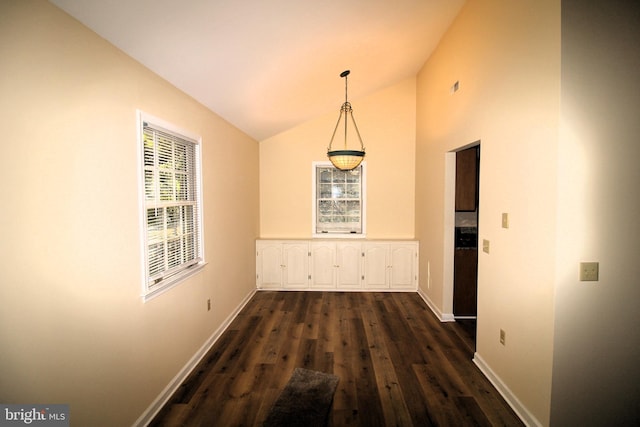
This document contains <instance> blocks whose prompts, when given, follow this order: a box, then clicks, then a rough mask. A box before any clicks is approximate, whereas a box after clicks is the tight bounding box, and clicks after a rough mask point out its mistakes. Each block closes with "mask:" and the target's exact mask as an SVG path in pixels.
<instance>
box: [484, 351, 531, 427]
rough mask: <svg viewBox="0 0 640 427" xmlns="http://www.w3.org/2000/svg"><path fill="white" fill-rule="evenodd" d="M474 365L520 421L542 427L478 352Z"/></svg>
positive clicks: (527, 424)
mask: <svg viewBox="0 0 640 427" xmlns="http://www.w3.org/2000/svg"><path fill="white" fill-rule="evenodd" d="M473 363H475V364H476V366H477V367H478V369H480V372H482V373H483V374H484V376H485V377H487V379H488V380H489V382H490V383H491V384H493V386H494V387H495V388H496V390H498V393H500V395H501V396H502V397H503V398H504V400H506V401H507V403H508V404H509V406H511V409H513V411H514V412H515V413H516V415H518V417H519V418H520V420H522V422H523V423H524V424H525V425H526V426H531V427H533V426H535V427H542V423H541V422H540V421H538V420H537V419H536V417H534V416H533V414H532V413H531V412H529V410H528V409H527V408H526V406H524V405H523V404H522V402H520V400H519V399H518V398H517V397H516V395H515V394H513V392H512V391H511V390H510V389H509V387H507V385H506V384H505V383H504V382H502V380H501V379H500V377H499V376H498V375H496V373H495V372H493V370H492V369H491V367H489V365H488V364H487V363H486V362H485V361H484V359H483V358H482V357H481V356H480V355H479V354H478V352H475V353H474V355H473Z"/></svg>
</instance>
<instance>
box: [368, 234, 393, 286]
mask: <svg viewBox="0 0 640 427" xmlns="http://www.w3.org/2000/svg"><path fill="white" fill-rule="evenodd" d="M388 248H389V245H388V244H386V243H372V244H365V245H364V287H365V288H367V289H375V288H388V287H389V282H388V279H387V270H388V269H389V261H388V259H387V258H388V256H387V253H388Z"/></svg>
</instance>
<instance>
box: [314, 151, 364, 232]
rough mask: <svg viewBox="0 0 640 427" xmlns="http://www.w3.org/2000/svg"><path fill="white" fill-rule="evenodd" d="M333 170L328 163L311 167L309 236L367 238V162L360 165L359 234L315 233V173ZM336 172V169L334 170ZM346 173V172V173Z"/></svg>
mask: <svg viewBox="0 0 640 427" xmlns="http://www.w3.org/2000/svg"><path fill="white" fill-rule="evenodd" d="M327 167H330V168H334V169H336V168H335V166H333V164H331V162H330V161H314V162H312V165H311V191H312V195H311V205H312V207H311V213H312V214H311V217H312V218H311V235H312V237H313V238H317V239H365V238H366V237H367V162H366V161H363V162H362V163H360V166H358V167H359V168H361V172H360V173H361V177H360V222H361V227H360V232H359V233H344V232H337V231H336V232H320V233H318V231H317V219H318V218H317V209H318V192H317V182H318V180H317V172H318V168H327ZM336 170H337V169H336ZM347 173H348V172H347Z"/></svg>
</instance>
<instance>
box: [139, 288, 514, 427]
mask: <svg viewBox="0 0 640 427" xmlns="http://www.w3.org/2000/svg"><path fill="white" fill-rule="evenodd" d="M474 337H475V322H469V321H464V322H455V323H441V322H440V321H438V319H437V318H436V317H435V316H434V315H433V313H432V312H431V311H430V310H429V309H428V308H427V306H426V304H425V303H424V302H423V301H422V299H421V298H420V296H419V295H418V294H416V293H360V292H268V291H261V292H258V293H256V295H255V296H254V297H253V298H252V300H251V301H250V302H249V303H248V304H247V305H246V306H245V308H244V309H243V310H242V312H241V313H240V314H239V315H238V317H237V318H236V319H235V320H234V321H233V323H232V324H231V325H230V326H229V328H228V329H227V330H226V331H225V332H224V334H223V335H222V336H221V337H220V339H219V340H218V341H217V342H216V344H215V345H214V346H213V348H212V349H211V350H210V351H209V353H208V354H207V356H205V357H204V359H203V360H202V362H201V363H200V365H199V366H198V367H197V368H196V369H194V371H193V372H192V373H191V375H190V376H189V377H188V378H187V380H186V381H185V382H184V383H183V384H182V385H181V386H180V388H179V389H178V390H177V391H176V393H175V394H174V396H173V397H172V398H171V399H170V401H169V402H168V403H167V404H166V405H165V407H164V408H163V409H162V410H161V411H160V413H159V414H158V415H157V416H156V417H155V419H154V420H153V422H152V423H151V424H150V425H152V426H225V427H226V426H253V425H258V426H259V425H261V423H262V421H263V420H264V419H265V417H266V416H267V413H268V411H269V409H270V408H271V406H272V404H273V403H274V402H275V400H276V399H277V397H278V395H279V393H280V392H281V391H282V389H283V388H284V386H285V384H286V383H287V381H288V380H289V377H290V376H291V374H292V372H293V370H294V368H296V367H303V368H307V369H313V370H317V371H322V372H328V373H333V374H335V375H337V376H338V377H339V378H340V382H339V384H338V388H337V390H336V393H335V396H334V400H333V406H332V409H331V414H330V418H331V420H330V425H332V426H335V427H337V426H344V425H353V426H366V427H369V426H521V425H523V424H522V422H521V421H520V420H519V419H518V417H517V416H516V415H515V413H514V412H513V411H512V410H511V408H510V407H509V406H508V405H507V404H506V403H505V401H504V400H503V399H502V397H501V396H500V394H499V393H498V392H497V391H496V390H495V388H494V387H493V386H492V385H491V383H490V382H489V381H488V380H487V379H486V378H485V377H484V376H483V375H482V373H481V372H480V371H479V369H478V368H477V367H476V366H475V364H474V363H473V362H472V361H471V359H472V357H473V352H474V348H475V344H474Z"/></svg>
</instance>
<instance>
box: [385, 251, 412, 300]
mask: <svg viewBox="0 0 640 427" xmlns="http://www.w3.org/2000/svg"><path fill="white" fill-rule="evenodd" d="M389 257H390V258H391V263H390V265H391V268H390V269H389V271H390V274H389V282H390V286H391V287H392V288H396V289H413V288H415V287H416V282H415V265H416V249H415V246H414V245H410V244H392V245H391V248H390V254H389Z"/></svg>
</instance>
